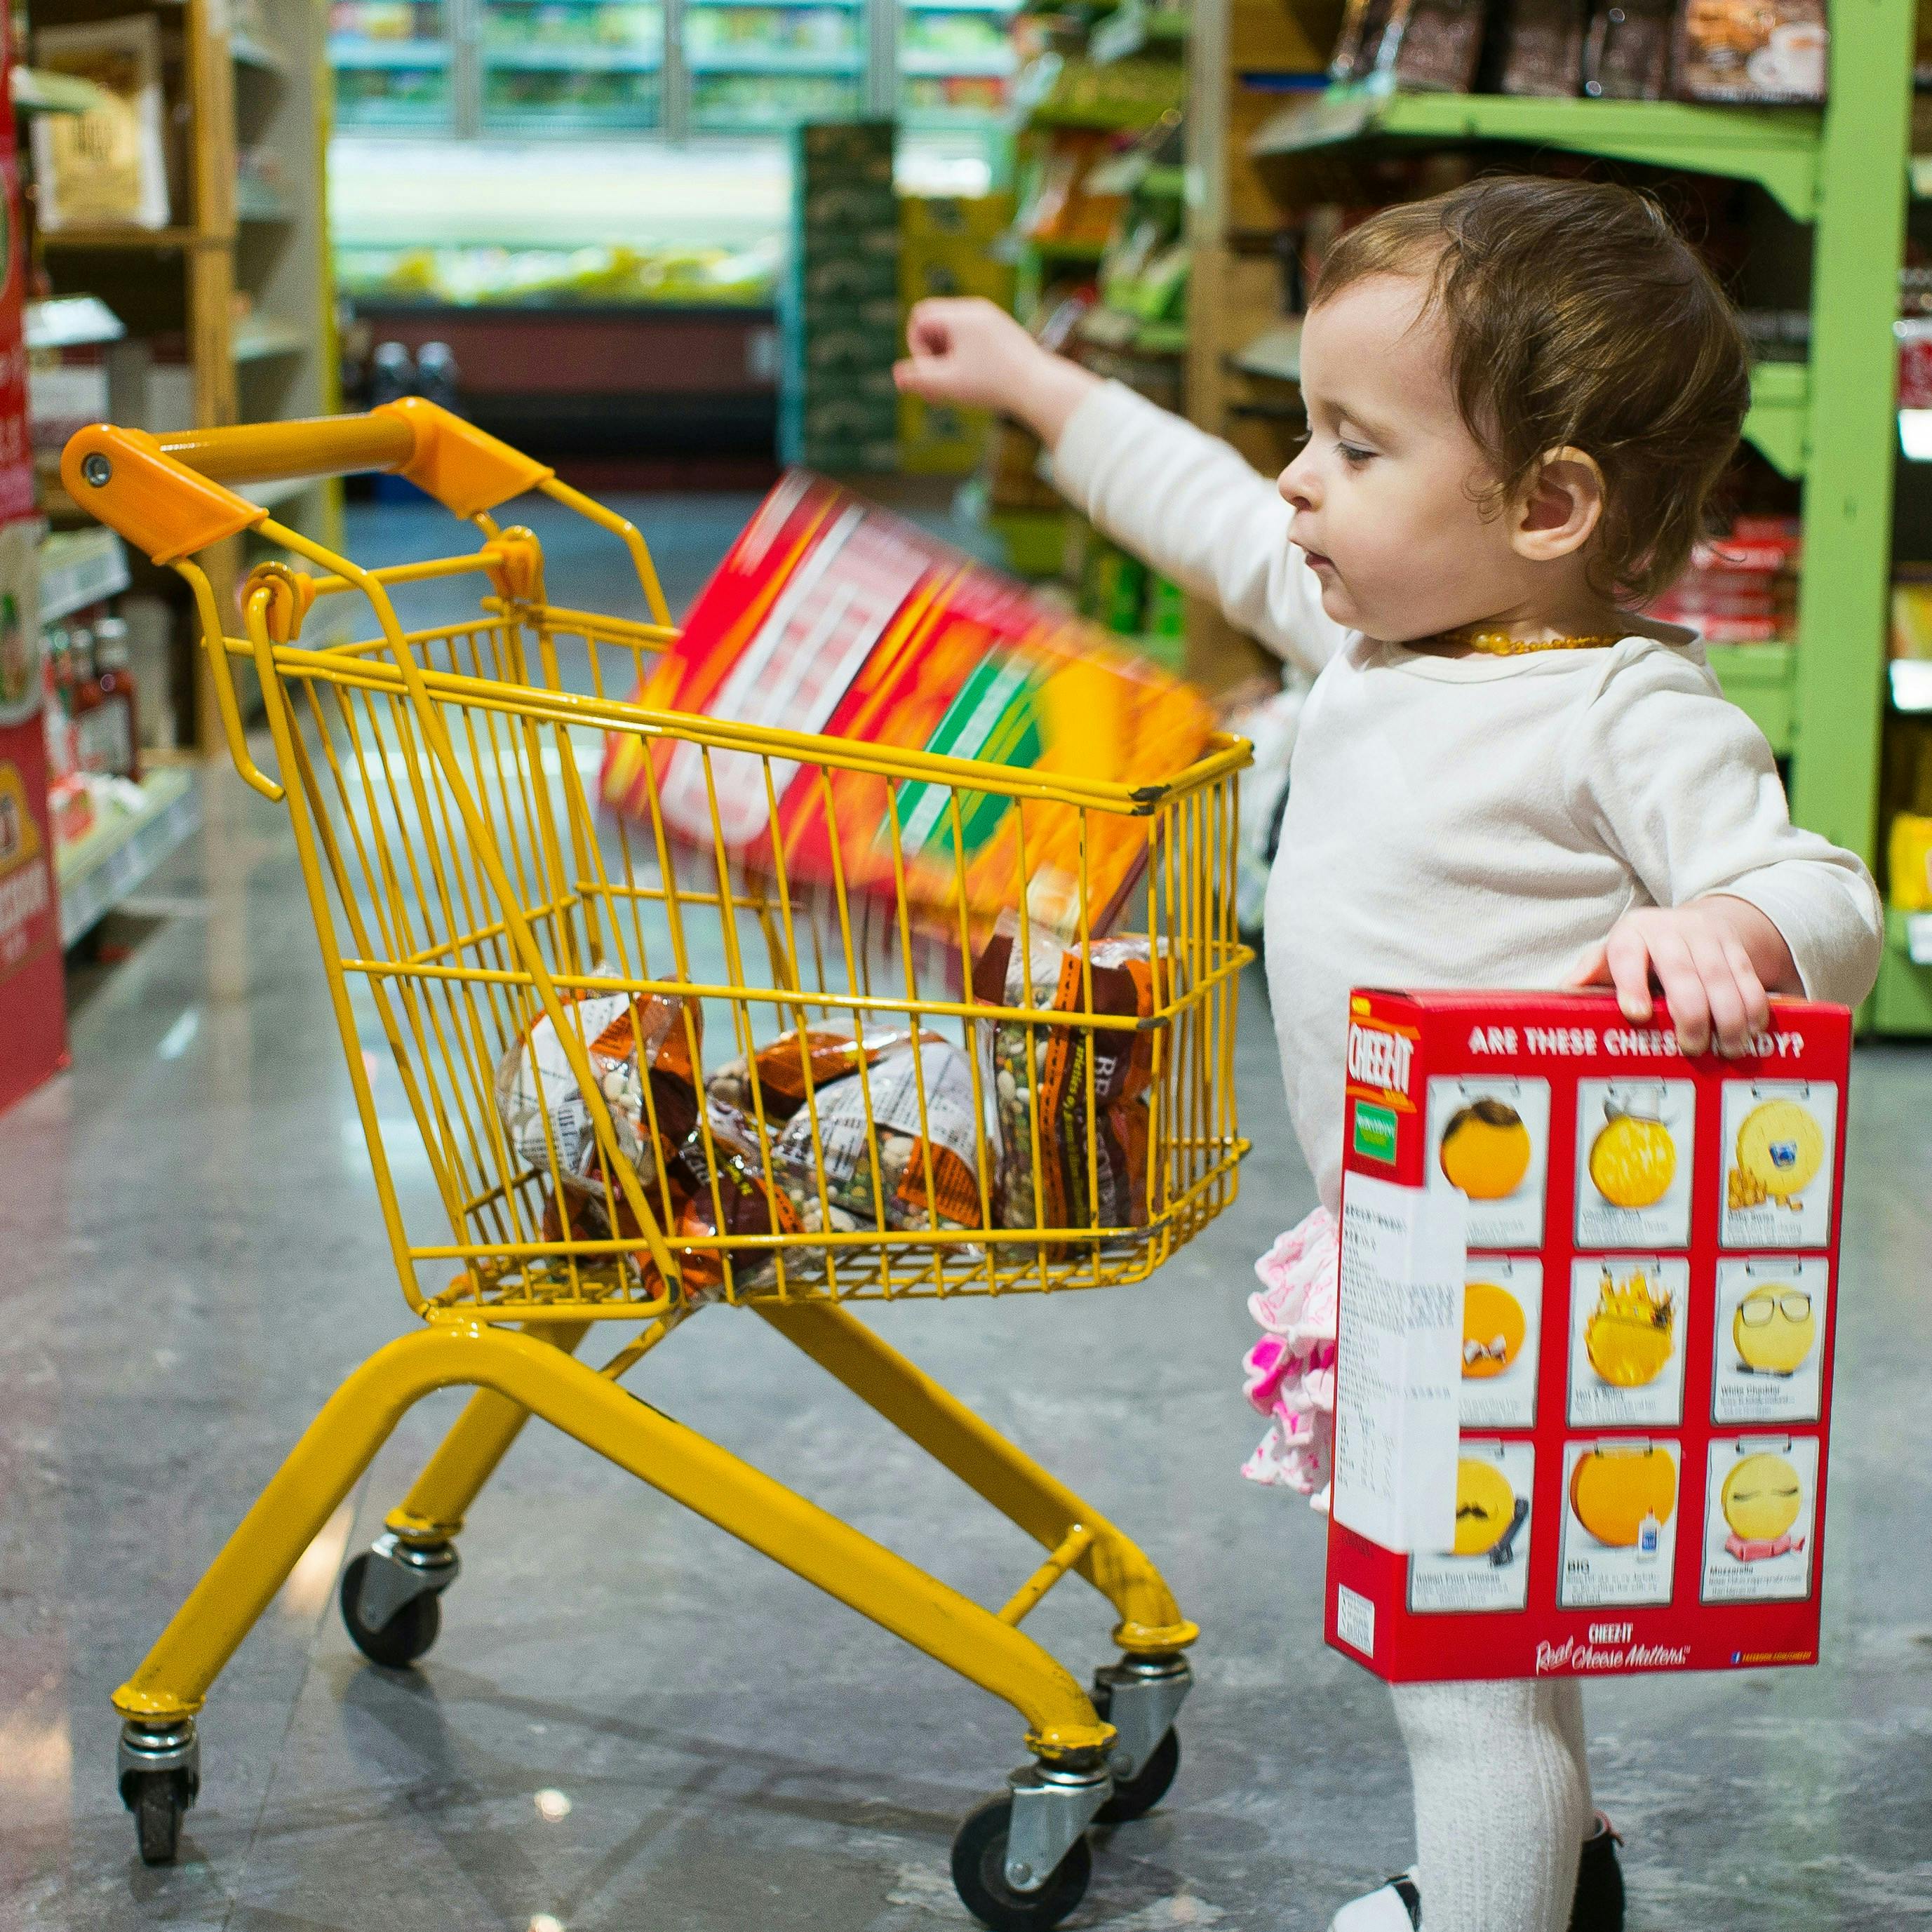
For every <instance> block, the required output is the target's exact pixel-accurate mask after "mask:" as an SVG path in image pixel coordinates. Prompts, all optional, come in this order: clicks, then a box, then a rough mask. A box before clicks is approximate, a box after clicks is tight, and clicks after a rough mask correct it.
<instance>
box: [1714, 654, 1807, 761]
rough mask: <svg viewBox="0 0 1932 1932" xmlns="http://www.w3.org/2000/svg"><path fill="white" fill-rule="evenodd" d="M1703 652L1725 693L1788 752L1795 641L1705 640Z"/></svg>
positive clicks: (1778, 747) (1791, 740) (1795, 676)
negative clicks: (1787, 642) (1752, 642)
mask: <svg viewBox="0 0 1932 1932" xmlns="http://www.w3.org/2000/svg"><path fill="white" fill-rule="evenodd" d="M1704 654H1705V655H1706V657H1707V658H1709V660H1710V664H1711V668H1712V670H1714V671H1715V672H1716V673H1717V676H1718V682H1719V683H1720V684H1721V685H1723V686H1724V695H1725V696H1726V697H1728V698H1729V699H1730V700H1731V702H1732V703H1733V704H1735V705H1736V706H1737V707H1738V709H1739V710H1740V711H1742V712H1744V713H1745V715H1746V716H1747V717H1748V718H1750V719H1751V722H1752V723H1753V724H1755V725H1756V726H1757V728H1758V729H1759V730H1760V731H1762V732H1763V733H1764V735H1765V736H1766V738H1767V739H1769V740H1770V742H1771V748H1772V750H1773V751H1775V752H1776V753H1777V754H1778V756H1779V757H1781V758H1782V757H1789V756H1790V754H1791V750H1792V747H1793V743H1794V742H1795V739H1796V732H1795V731H1794V730H1793V722H1794V718H1795V715H1796V703H1795V699H1796V689H1797V682H1798V647H1797V646H1796V645H1795V644H1706V646H1704Z"/></svg>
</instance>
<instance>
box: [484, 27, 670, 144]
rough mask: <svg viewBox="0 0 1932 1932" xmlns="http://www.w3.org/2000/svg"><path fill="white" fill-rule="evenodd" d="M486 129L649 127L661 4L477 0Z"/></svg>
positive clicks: (656, 90) (657, 82) (656, 112)
mask: <svg viewBox="0 0 1932 1932" xmlns="http://www.w3.org/2000/svg"><path fill="white" fill-rule="evenodd" d="M478 27H479V30H480V31H479V32H478V63H477V64H478V71H479V77H480V80H481V94H482V104H481V125H482V130H483V132H484V133H486V134H498V133H504V134H511V133H514V134H521V133H586V132H592V133H594V132H598V131H601V130H611V131H617V130H638V129H643V128H650V127H656V126H657V125H658V124H659V122H660V121H661V119H662V118H663V88H662V81H663V71H664V9H663V7H661V6H658V5H654V4H649V0H644V4H638V0H481V8H480V17H479V19H478Z"/></svg>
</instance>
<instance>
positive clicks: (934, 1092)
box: [777, 1033, 992, 1229]
mask: <svg viewBox="0 0 1932 1932" xmlns="http://www.w3.org/2000/svg"><path fill="white" fill-rule="evenodd" d="M922 1092H923V1094H924V1098H925V1103H926V1110H925V1116H924V1119H923V1121H922V1120H921V1117H920V1112H919V1101H920V1097H921V1094H922ZM814 1115H816V1117H817V1118H816V1121H815V1123H814ZM868 1116H869V1118H868ZM814 1125H815V1127H816V1132H815V1133H814ZM991 1145H992V1136H989V1135H988V1134H986V1133H984V1132H983V1130H981V1128H980V1125H979V1122H978V1118H977V1113H976V1111H975V1108H974V1079H973V1069H972V1066H971V1063H970V1062H969V1061H968V1059H967V1058H966V1056H965V1054H964V1053H962V1052H961V1051H960V1049H959V1048H958V1047H956V1046H953V1044H952V1043H951V1042H950V1041H949V1040H941V1038H939V1037H938V1035H937V1034H929V1033H922V1034H919V1036H918V1037H917V1038H916V1039H913V1038H911V1037H908V1036H906V1035H904V1034H901V1035H899V1036H898V1037H897V1038H896V1040H895V1041H894V1043H892V1046H890V1047H889V1048H888V1049H886V1051H884V1052H882V1053H880V1055H878V1056H877V1058H876V1060H874V1061H873V1062H872V1064H871V1065H870V1066H869V1067H867V1068H866V1069H865V1071H864V1073H862V1074H859V1075H856V1076H853V1077H848V1078H847V1079H841V1080H838V1081H836V1082H833V1083H832V1085H829V1087H823V1088H818V1089H817V1091H815V1092H814V1096H813V1104H812V1106H811V1107H809V1108H804V1107H801V1108H800V1109H799V1111H798V1112H795V1113H794V1114H793V1115H792V1117H791V1120H790V1123H789V1124H788V1125H787V1127H786V1128H785V1130H784V1133H782V1134H781V1135H780V1136H778V1147H777V1157H778V1161H779V1163H781V1165H782V1166H783V1167H784V1169H785V1171H786V1172H787V1175H790V1177H791V1178H792V1181H791V1184H792V1185H795V1186H796V1187H797V1189H798V1190H799V1192H800V1193H802V1195H803V1196H805V1198H807V1199H810V1200H811V1201H813V1202H816V1201H817V1196H818V1163H819V1162H820V1160H823V1165H824V1174H825V1197H826V1201H827V1202H829V1204H830V1205H832V1207H834V1208H842V1209H843V1210H844V1211H845V1212H846V1213H847V1214H850V1215H853V1216H855V1217H857V1218H858V1220H859V1223H860V1224H861V1225H863V1226H877V1225H879V1224H880V1220H881V1219H882V1218H883V1224H884V1225H885V1226H887V1227H889V1228H901V1229H904V1228H930V1227H932V1226H935V1223H936V1224H937V1225H938V1226H941V1227H950V1228H972V1227H977V1226H980V1223H981V1222H982V1220H983V1218H984V1215H983V1208H982V1199H981V1192H980V1151H981V1149H982V1148H988V1149H990V1147H991ZM796 1198H798V1196H796V1195H794V1199H796Z"/></svg>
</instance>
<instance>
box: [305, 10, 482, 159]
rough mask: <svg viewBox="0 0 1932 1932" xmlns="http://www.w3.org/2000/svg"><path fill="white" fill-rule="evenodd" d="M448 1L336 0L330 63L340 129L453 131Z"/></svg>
mask: <svg viewBox="0 0 1932 1932" xmlns="http://www.w3.org/2000/svg"><path fill="white" fill-rule="evenodd" d="M453 55H454V43H453V41H452V37H451V35H450V33H449V22H448V19H447V7H446V0H335V5H334V6H333V7H331V8H330V10H329V66H330V68H331V69H332V71H333V72H334V74H335V119H336V124H337V125H338V127H344V128H354V129H356V130H359V131H366V132H368V133H382V132H385V131H393V132H396V133H449V132H451V131H452V127H453V122H452V111H453V109H454V107H455V98H456V95H455V88H454V87H453V86H452V69H453V67H454V58H453Z"/></svg>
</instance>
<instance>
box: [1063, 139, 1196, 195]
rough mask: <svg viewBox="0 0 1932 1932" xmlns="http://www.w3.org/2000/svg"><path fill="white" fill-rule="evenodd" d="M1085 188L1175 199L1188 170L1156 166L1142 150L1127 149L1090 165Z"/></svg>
mask: <svg viewBox="0 0 1932 1932" xmlns="http://www.w3.org/2000/svg"><path fill="white" fill-rule="evenodd" d="M1087 192H1088V193H1089V194H1144V195H1149V196H1154V195H1160V196H1167V197H1169V199H1173V200H1176V201H1178V200H1179V199H1181V197H1182V196H1184V194H1186V193H1187V169H1185V168H1178V167H1161V166H1156V165H1155V163H1154V162H1152V161H1151V160H1148V157H1147V155H1146V154H1145V153H1144V152H1142V151H1140V150H1138V149H1130V151H1128V152H1127V153H1126V154H1118V155H1116V156H1115V157H1114V159H1113V160H1110V161H1103V162H1102V163H1100V166H1098V167H1097V168H1092V169H1089V170H1088V175H1087Z"/></svg>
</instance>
